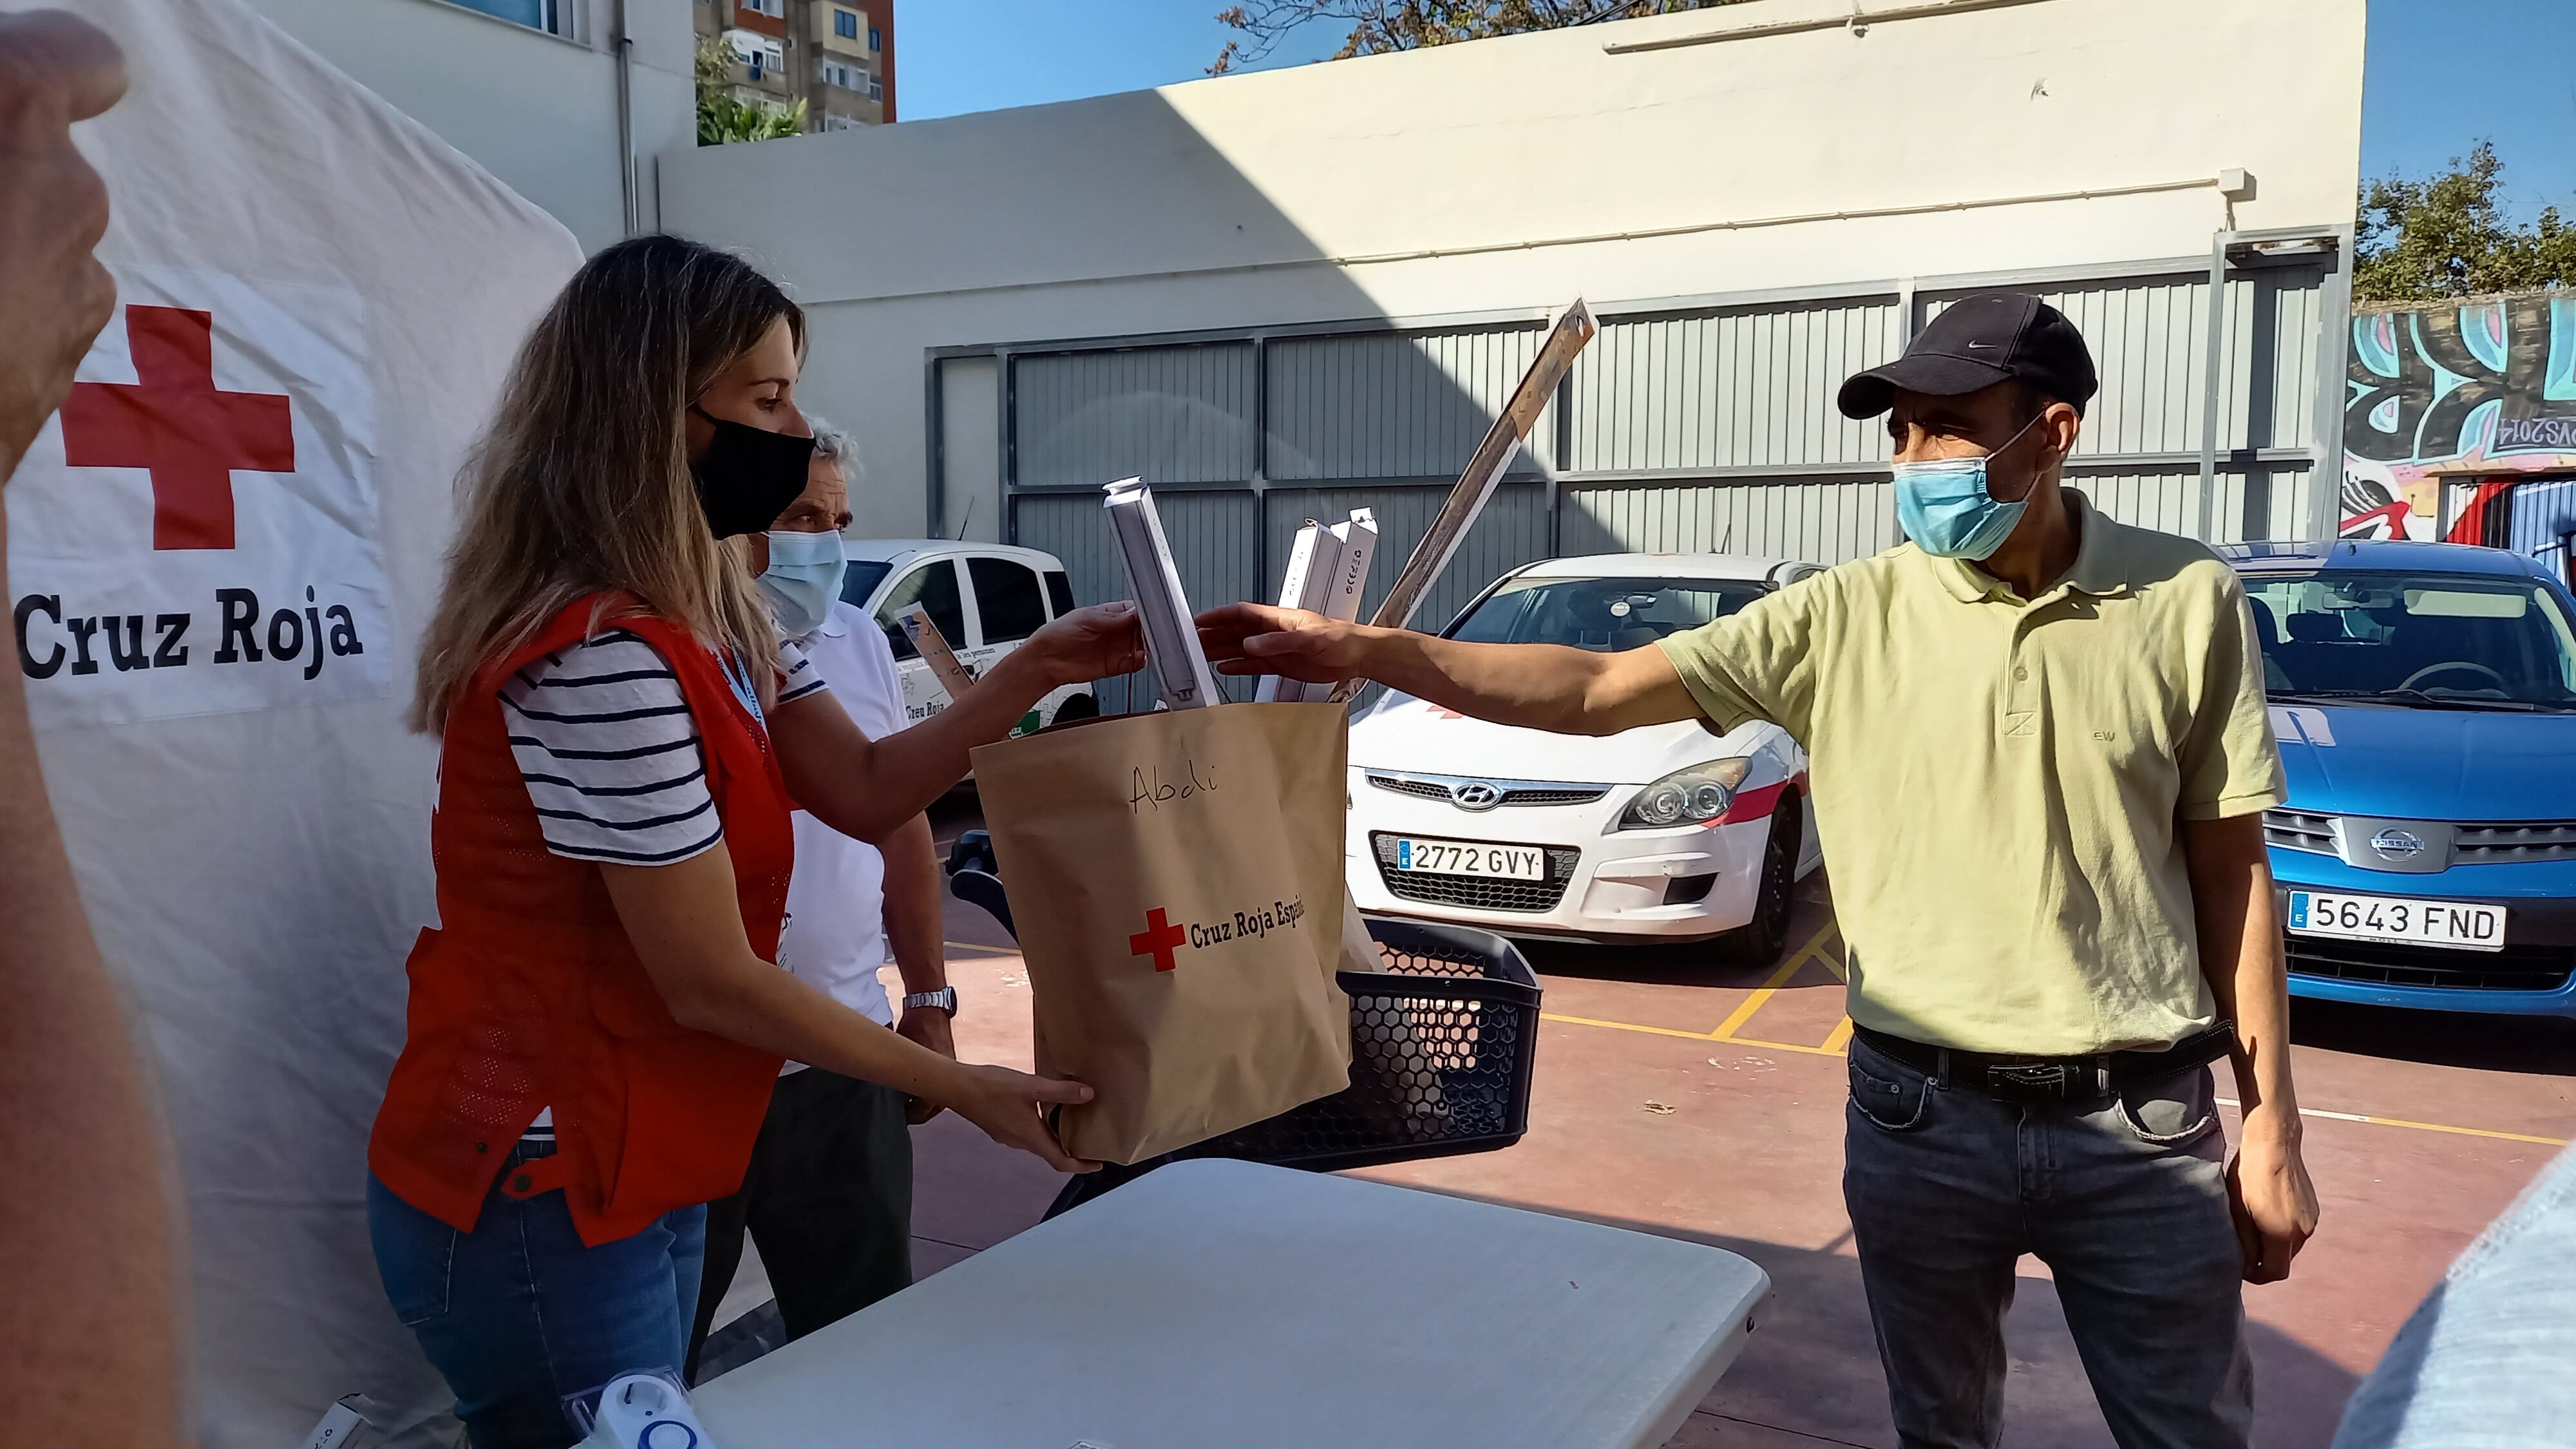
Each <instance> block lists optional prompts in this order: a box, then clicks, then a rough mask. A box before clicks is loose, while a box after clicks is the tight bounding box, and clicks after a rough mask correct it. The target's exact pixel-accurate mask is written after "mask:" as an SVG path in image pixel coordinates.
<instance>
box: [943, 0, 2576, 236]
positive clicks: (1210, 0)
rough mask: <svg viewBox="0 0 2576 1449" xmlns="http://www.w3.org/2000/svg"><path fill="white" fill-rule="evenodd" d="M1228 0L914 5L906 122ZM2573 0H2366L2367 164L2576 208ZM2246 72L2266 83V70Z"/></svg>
mask: <svg viewBox="0 0 2576 1449" xmlns="http://www.w3.org/2000/svg"><path fill="white" fill-rule="evenodd" d="M2249 3H2260V0H2249ZM1223 5H1224V0H906V3H905V4H904V5H903V7H902V8H901V10H900V11H899V15H900V20H899V24H900V25H901V26H902V40H901V49H900V50H899V52H898V55H899V62H898V63H899V64H900V66H901V67H902V69H901V72H900V74H901V77H902V90H901V102H902V110H903V117H904V119H906V120H914V121H919V120H929V119H931V118H933V117H937V116H950V115H956V114H958V113H960V112H964V111H983V110H992V109H995V108H998V107H1002V106H1025V105H1036V104H1039V103H1041V102H1045V101H1061V100H1070V99H1073V98H1074V97H1077V96H1096V95H1106V94H1109V93H1111V92H1114V91H1130V90H1141V89H1144V88H1146V87H1148V86H1157V85H1168V84H1171V83H1173V82H1175V81H1185V80H1195V79H1197V78H1198V77H1199V76H1201V75H1202V74H1204V73H1205V71H1206V69H1207V64H1208V62H1209V61H1211V60H1213V59H1215V58H1216V54H1217V52H1218V51H1219V50H1221V49H1223V48H1224V46H1225V42H1226V40H1227V38H1228V37H1229V36H1231V35H1232V34H1233V33H1234V32H1232V31H1230V30H1228V29H1226V27H1224V26H1222V25H1219V24H1217V22H1216V18H1215V17H1216V12H1217V11H1218V10H1220V9H1222V8H1223ZM1340 41H1341V36H1340V35H1339V34H1337V33H1335V32H1334V31H1333V30H1332V28H1331V27H1330V26H1327V25H1320V24H1319V25H1314V26H1310V27H1308V28H1307V30H1306V31H1305V32H1304V33H1302V34H1301V35H1299V36H1298V37H1297V38H1296V41H1295V43H1294V44H1293V45H1292V46H1290V47H1288V48H1285V49H1283V50H1282V51H1281V53H1280V54H1279V55H1277V56H1275V57H1273V58H1272V61H1271V64H1274V65H1283V64H1284V65H1296V64H1303V63H1305V62H1307V61H1310V60H1314V59H1318V58H1320V57H1322V56H1325V55H1329V54H1331V53H1332V51H1333V49H1334V48H1335V46H1337V45H1338V44H1339V43H1340ZM2570 54H2576V0H2370V56H2369V69H2368V71H2367V73H2366V75H2365V77H2364V83H2363V102H2362V133H2361V147H2362V171H2363V173H2364V174H2365V175H2371V176H2377V175H2381V174H2384V173H2385V172H2387V171H2388V170H2389V169H2391V168H2392V167H2394V168H2398V169H2402V170H2404V171H2406V172H2408V173H2409V174H2420V173H2422V172H2424V171H2426V170H2428V169H2429V168H2432V167H2435V166H2439V165H2441V164H2443V163H2444V162H2446V161H2447V160H2449V159H2450V158H2451V157H2453V156H2457V155H2463V154H2465V153H2466V152H2467V151H2468V149H2469V148H2470V147H2471V146H2472V145H2474V144H2476V142H2477V139H2478V138H2479V137H2481V136H2492V137H2494V138H2495V143H2496V151H2497V153H2498V154H2499V155H2501V156H2502V157H2503V158H2504V163H2505V174H2504V179H2505V186H2506V189H2507V191H2508V193H2509V196H2508V201H2509V203H2510V205H2511V206H2512V208H2513V211H2514V213H2515V215H2516V216H2517V217H2520V218H2526V219H2527V218H2529V217H2531V216H2533V215H2536V214H2537V213H2538V212H2539V210H2540V208H2541V207H2542V206H2543V205H2546V204H2549V203H2552V202H2555V203H2556V204H2557V205H2558V206H2559V208H2560V210H2561V211H2562V212H2568V213H2576V195H2571V193H2576V68H2571V67H2569V66H2568V65H2567V64H2566V63H2565V58H2566V57H2567V56H2569V55H2570ZM2296 63H2297V58H2296V57H2276V58H2274V59H2273V60H2272V61H2269V62H2264V63H2260V64H2248V65H2247V66H2245V67H2244V75H2245V82H2246V84H2249V85H2259V84H2261V83H2262V73H2263V69H2264V65H2265V64H2296Z"/></svg>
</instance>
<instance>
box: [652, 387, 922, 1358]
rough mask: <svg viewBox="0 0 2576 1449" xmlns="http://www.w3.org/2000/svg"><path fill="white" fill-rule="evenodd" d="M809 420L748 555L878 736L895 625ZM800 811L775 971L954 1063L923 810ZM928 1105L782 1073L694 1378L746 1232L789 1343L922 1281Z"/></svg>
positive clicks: (784, 623) (825, 672)
mask: <svg viewBox="0 0 2576 1449" xmlns="http://www.w3.org/2000/svg"><path fill="white" fill-rule="evenodd" d="M807 421H808V422H809V423H810V424H811V425H812V427H813V430H814V444H815V447H814V461H813V463H812V465H811V470H810V472H809V473H808V474H807V477H806V484H805V491H804V493H803V494H801V495H799V496H798V498H797V499H796V501H795V502H794V503H792V504H790V505H789V506H788V509H787V511H786V512H785V513H783V514H781V515H780V516H779V518H778V521H777V522H776V523H774V524H772V525H771V526H770V530H769V532H768V533H767V534H765V535H764V534H753V535H752V536H751V548H752V555H751V563H752V565H753V568H754V571H755V572H756V573H757V574H758V575H759V584H760V589H761V593H762V594H763V595H764V596H766V597H767V599H768V601H769V606H770V610H771V612H772V613H773V614H775V615H776V616H777V619H778V631H779V633H781V634H782V635H785V636H786V637H788V638H789V639H792V640H794V641H795V642H796V643H797V645H798V647H799V648H800V649H802V650H803V652H804V654H805V657H806V658H807V659H808V660H810V661H812V663H813V666H814V670H815V672H816V673H817V674H819V675H821V676H822V679H823V682H824V683H825V684H827V685H828V686H830V688H831V691H832V696H833V697H834V698H835V699H838V700H839V701H840V702H841V705H842V707H843V708H844V709H847V710H848V711H849V712H850V718H851V719H852V720H853V721H855V722H856V723H857V724H858V726H859V728H860V729H861V730H863V731H865V732H866V733H867V734H868V735H869V737H871V738H882V737H884V736H886V735H890V734H893V733H895V732H897V731H899V730H901V729H902V728H903V727H904V723H905V719H904V710H903V680H902V676H901V675H900V674H898V673H897V672H896V666H895V660H894V651H893V649H892V648H891V647H890V646H889V645H888V644H887V642H886V637H885V634H884V632H883V631H881V630H880V629H878V628H877V626H876V623H875V621H874V620H872V619H870V618H868V616H867V615H865V614H863V613H861V612H860V611H859V609H858V607H857V606H856V605H853V604H849V603H845V602H843V601H842V599H841V576H842V573H843V572H844V569H845V567H846V565H845V561H844V559H843V556H842V551H841V532H840V531H841V530H842V529H844V528H846V527H848V526H849V522H850V506H849V496H850V493H849V479H850V476H851V474H852V473H853V472H854V471H855V464H856V461H857V458H856V450H855V448H854V447H853V445H852V444H851V441H850V438H849V435H848V434H846V433H843V432H842V431H841V430H839V429H838V428H835V427H833V426H832V425H831V424H829V423H826V422H825V421H823V420H822V419H821V418H808V419H807ZM794 819H795V830H796V873H795V875H794V877H793V878H792V879H791V880H790V881H789V884H788V888H787V925H786V929H785V931H784V933H783V934H782V935H781V936H780V938H779V943H778V964H779V965H780V966H782V967H785V968H786V969H787V970H789V971H792V972H794V973H795V974H797V975H798V976H801V977H803V978H804V979H805V980H806V981H807V982H808V983H810V984H811V985H813V986H814V987H816V988H817V989H819V990H821V991H823V992H825V993H827V994H829V995H830V996H831V997H832V998H833V999H834V1000H836V1001H838V1002H840V1003H841V1004H842V1005H844V1006H847V1007H850V1008H851V1009H853V1010H855V1011H858V1012H860V1013H862V1014H863V1015H866V1016H869V1017H872V1018H874V1019H875V1020H877V1021H879V1022H883V1023H885V1024H887V1025H889V1026H892V1027H894V1029H895V1030H897V1031H900V1032H901V1033H902V1034H903V1035H905V1036H908V1037H910V1038H912V1039H913V1040H914V1041H916V1042H919V1043H920V1044H921V1045H923V1046H926V1047H928V1048H930V1049H931V1050H932V1051H935V1052H939V1053H941V1054H942V1055H944V1056H949V1057H954V1056H956V1055H957V1048H956V1044H955V1043H954V1042H953V1041H952V1040H951V1039H950V1036H949V1019H950V1018H951V1017H952V1016H954V1015H955V1014H956V1011H957V993H956V991H955V990H954V989H952V988H951V987H950V986H949V985H948V967H947V961H946V958H945V957H944V955H943V954H942V948H941V936H942V931H941V925H940V896H941V882H940V871H939V863H938V860H937V858H936V856H935V854H934V852H933V848H932V844H931V836H930V821H929V819H928V818H927V817H925V816H919V815H916V816H914V817H913V818H912V819H911V820H910V821H909V822H907V823H906V824H905V825H904V826H903V827H902V828H901V829H900V830H897V831H896V832H895V833H894V834H893V835H890V836H888V837H886V838H885V839H884V840H881V841H879V842H877V843H875V844H873V845H872V844H869V843H867V842H865V841H859V840H852V839H851V838H849V837H848V836H845V835H842V834H840V833H838V832H837V831H834V830H833V829H832V828H831V827H829V826H827V825H825V824H823V823H822V822H821V821H818V820H816V819H815V818H814V817H813V816H811V815H808V814H807V813H805V812H804V811H802V810H799V811H797V812H796V814H795V817H794ZM889 948H891V950H890V951H889ZM889 954H891V956H892V959H893V961H894V964H895V969H896V970H897V971H899V972H900V973H901V974H902V976H903V985H904V990H905V992H906V993H907V994H906V995H905V997H904V998H903V1018H902V1020H901V1022H900V1023H898V1022H897V1021H896V1020H895V1017H894V1013H893V1011H892V1009H891V1008H890V1005H889V1003H888V1002H887V1000H886V990H885V986H884V985H883V983H882V982H880V981H879V979H878V975H877V973H878V968H880V967H881V966H883V965H884V964H885V963H886V960H887V959H888V956H889ZM934 1110H935V1109H931V1108H925V1107H922V1106H920V1105H918V1104H916V1103H914V1102H912V1101H911V1100H910V1099H908V1098H906V1097H905V1096H904V1095H903V1094H902V1093H900V1092H897V1091H895V1090H894V1089H893V1088H891V1087H883V1086H879V1085H877V1084H875V1083H872V1082H862V1081H857V1080H855V1079H853V1078H849V1077H844V1076H840V1075H837V1074H835V1073H832V1072H827V1071H824V1070H823V1069H821V1068H820V1067H808V1066H805V1065H803V1064H802V1063H798V1062H789V1063H788V1064H787V1066H786V1068H785V1069H784V1070H783V1071H782V1072H781V1073H780V1074H779V1079H778V1090H777V1092H776V1094H775V1095H774V1096H772V1097H771V1098H770V1103H769V1115H768V1116H767V1117H766V1118H764V1119H763V1120H762V1123H761V1128H760V1138H759V1141H758V1143H757V1144H756V1145H755V1146H754V1147H753V1149H752V1155H751V1166H750V1168H749V1169H748V1170H747V1171H746V1172H745V1173H744V1174H743V1180H742V1188H741V1190H740V1191H738V1192H736V1193H735V1194H734V1195H733V1196H732V1197H729V1198H727V1199H725V1200H724V1201H722V1202H718V1203H711V1204H709V1205H708V1208H707V1257H706V1275H705V1278H704V1280H703V1282H702V1284H701V1286H700V1288H699V1290H698V1321H697V1329H696V1332H695V1333H694V1334H692V1335H691V1337H690V1342H689V1363H688V1374H689V1378H690V1379H691V1381H693V1382H694V1381H695V1380H696V1378H697V1375H698V1359H699V1355H700V1353H701V1351H702V1350H703V1348H704V1346H705V1343H706V1338H707V1333H708V1331H709V1329H710V1328H711V1327H712V1326H713V1324H714V1319H715V1313H716V1305H717V1304H718V1303H719V1302H720V1301H721V1300H722V1299H723V1298H724V1296H725V1290H726V1288H727V1287H728V1286H729V1285H730V1284H731V1283H732V1281H733V1275H734V1269H735V1267H736V1266H737V1265H738V1264H739V1263H740V1262H741V1260H742V1239H743V1234H744V1232H745V1231H746V1230H748V1231H749V1233H750V1234H751V1238H752V1241H753V1242H754V1243H755V1244H757V1245H758V1246H759V1248H760V1260H761V1264H762V1266H763V1267H765V1268H766V1269H767V1270H768V1273H769V1283H770V1287H771V1289H772V1291H774V1292H775V1293H776V1294H777V1297H778V1313H779V1317H780V1319H781V1320H783V1322H784V1323H785V1326H786V1329H787V1336H788V1337H789V1338H790V1339H796V1338H802V1337H804V1336H805V1335H806V1334H809V1333H812V1332H813V1331H814V1330H816V1329H818V1328H821V1327H823V1326H825V1325H826V1324H830V1323H835V1322H838V1321H839V1320H840V1319H842V1318H845V1317H847V1316H849V1315H850V1314H852V1313H856V1312H858V1311H859V1310H860V1309H862V1308H865V1307H867V1306H868V1305H869V1304H871V1303H874V1302H876V1301H877V1300H878V1299H880V1298H883V1297H885V1296H886V1295H888V1294H890V1293H895V1292H898V1291H900V1290H902V1289H903V1288H905V1287H908V1286H910V1284H911V1282H912V1137H911V1134H910V1133H909V1132H908V1131H907V1130H906V1128H907V1126H908V1125H909V1124H910V1123H912V1122H915V1121H927V1120H929V1116H930V1114H931V1113H932V1111H934Z"/></svg>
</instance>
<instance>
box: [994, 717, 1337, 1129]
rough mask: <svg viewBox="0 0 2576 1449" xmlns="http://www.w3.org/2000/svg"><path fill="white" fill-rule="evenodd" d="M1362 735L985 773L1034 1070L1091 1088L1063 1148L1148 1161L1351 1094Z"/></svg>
mask: <svg viewBox="0 0 2576 1449" xmlns="http://www.w3.org/2000/svg"><path fill="white" fill-rule="evenodd" d="M1348 740H1349V726H1348V720H1347V717H1346V716H1345V714H1344V712H1343V709H1342V707H1341V706H1340V705H1335V704H1229V705H1219V706H1215V707H1212V708H1207V709H1184V710H1172V711H1168V712H1164V713H1157V714H1141V715H1129V716H1126V717H1124V718H1118V719H1104V720H1099V721H1096V722H1091V721H1086V722H1085V723H1084V724H1082V725H1081V726H1079V727H1077V728H1069V729H1058V730H1048V731H1042V732H1040V733H1038V734H1035V735H1031V736H1028V737H1027V738H1024V739H1017V740H1006V741H1004V742H1002V743H1000V744H993V745H986V746H984V747H983V748H981V749H978V750H976V751H975V752H974V765H975V784H976V789H977V792H978V793H979V794H980V795H981V796H982V797H983V803H984V811H985V816H986V824H987V825H988V826H989V828H990V829H991V830H992V833H993V852H994V855H995V857H996V859H997V860H998V862H999V864H1000V866H1001V870H1002V879H1003V881H1004V883H1005V884H1006V885H1007V886H1008V887H1009V890H1010V896H1011V915H1012V917H1013V918H1014V920H1015V921H1016V922H1017V924H1018V928H1019V936H1020V951H1021V953H1022V955H1023V956H1024V958H1025V959H1026V960H1027V962H1028V968H1029V988H1030V991H1031V994H1032V995H1033V996H1034V998H1035V1001H1034V1006H1035V1014H1036V1018H1037V1065H1038V1070H1039V1071H1041V1072H1046V1073H1049V1074H1052V1075H1059V1076H1066V1077H1071V1078H1074V1079H1075V1080H1077V1081H1082V1082H1087V1083H1089V1084H1090V1085H1091V1087H1092V1089H1093V1091H1094V1092H1095V1093H1096V1095H1095V1096H1094V1097H1093V1098H1092V1100H1091V1101H1090V1102H1088V1103H1086V1104H1084V1105H1082V1106H1079V1107H1068V1108H1065V1109H1064V1111H1063V1113H1062V1114H1061V1116H1060V1117H1059V1118H1058V1119H1057V1124H1056V1136H1057V1138H1058V1140H1059V1141H1061V1142H1062V1143H1063V1144H1064V1148H1065V1150H1066V1151H1067V1152H1070V1153H1072V1154H1073V1155H1074V1156H1076V1157H1084V1158H1090V1159H1092V1160H1095V1161H1101V1162H1118V1163H1129V1162H1137V1161H1141V1160H1143V1159H1145V1158H1148V1157H1153V1156H1156V1155H1159V1154H1161V1153H1165V1152H1170V1151H1173V1150H1175V1149H1177V1148H1182V1147H1187V1146H1190V1145H1192V1144H1194V1143H1197V1142H1201V1141H1204V1140H1206V1139H1207V1138H1210V1137H1214V1136H1217V1135H1218V1134H1220V1133H1225V1132H1231V1131H1233V1130H1234V1129H1235V1128H1238V1127H1242V1126H1245V1125H1248V1124H1250V1123H1253V1122H1258V1121H1260V1120H1262V1119H1263V1118H1266V1117H1272V1116H1276V1115H1278V1114H1279V1113H1281V1112H1285V1111H1287V1110H1288V1109H1289V1108H1291V1107H1295V1106H1299V1105H1301V1104H1303V1103H1306V1102H1310V1101H1313V1100H1314V1099H1316V1098H1318V1097H1324V1096H1329V1095H1331V1094H1332V1093H1334V1092H1338V1091H1340V1090H1342V1088H1343V1087H1345V1086H1347V1085H1349V1081H1350V1065H1351V1032H1350V1000H1349V998H1348V997H1346V996H1344V995H1343V994H1342V991H1341V988H1340V987H1339V986H1337V985H1336V984H1335V983H1334V979H1333V978H1334V973H1335V972H1336V971H1337V970H1339V969H1341V967H1342V966H1343V964H1344V957H1345V954H1346V952H1355V951H1359V952H1365V955H1364V956H1362V957H1359V958H1357V959H1353V960H1352V961H1351V962H1350V965H1351V967H1352V969H1355V970H1371V969H1374V968H1375V967H1376V965H1377V956H1376V950H1375V948H1374V947H1373V946H1370V945H1369V944H1368V941H1367V933H1366V931H1365V930H1364V929H1362V930H1358V931H1357V932H1356V935H1357V944H1356V945H1354V944H1353V942H1352V937H1353V935H1354V931H1353V921H1354V917H1353V915H1352V913H1351V911H1350V909H1349V904H1348V898H1347V896H1346V894H1345V891H1344V888H1343V883H1342V823H1343V814H1344V810H1345V805H1346V799H1347V797H1346V794H1345V788H1346V787H1345V780H1344V774H1343V767H1344V758H1345V752H1346V746H1347V744H1348Z"/></svg>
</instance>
